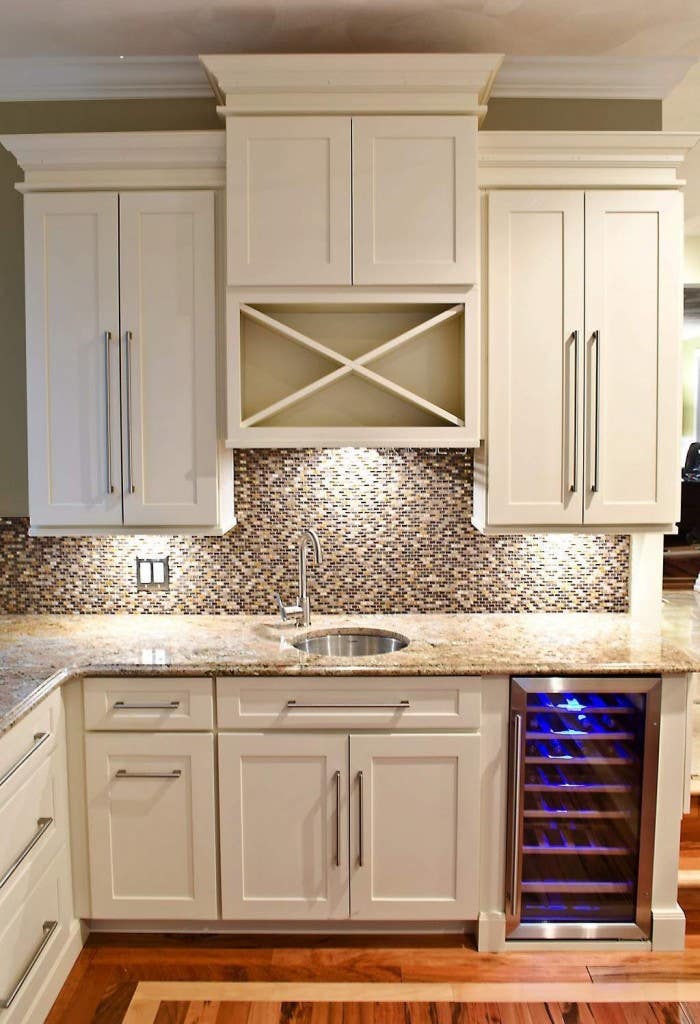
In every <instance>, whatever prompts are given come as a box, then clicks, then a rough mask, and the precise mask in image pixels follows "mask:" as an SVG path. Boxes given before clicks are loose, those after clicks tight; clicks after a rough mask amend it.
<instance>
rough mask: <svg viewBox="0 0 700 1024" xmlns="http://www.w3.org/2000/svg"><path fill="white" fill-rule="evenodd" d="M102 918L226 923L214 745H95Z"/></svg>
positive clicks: (90, 802)
mask: <svg viewBox="0 0 700 1024" xmlns="http://www.w3.org/2000/svg"><path fill="white" fill-rule="evenodd" d="M85 767H86V784H87V818H88V830H89V842H90V885H91V897H92V916H93V917H97V918H100V917H104V918H114V919H117V918H121V919H138V918H151V919H154V920H157V919H165V918H169V919H173V918H179V919H185V918H189V919H200V920H209V919H212V918H215V917H217V915H218V897H217V869H216V817H215V797H214V786H215V783H214V738H213V736H212V735H211V734H206V733H201V734H194V733H178V734H174V735H166V734H159V735H154V734H150V733H141V734H135V733H90V734H88V735H87V736H86V737H85Z"/></svg>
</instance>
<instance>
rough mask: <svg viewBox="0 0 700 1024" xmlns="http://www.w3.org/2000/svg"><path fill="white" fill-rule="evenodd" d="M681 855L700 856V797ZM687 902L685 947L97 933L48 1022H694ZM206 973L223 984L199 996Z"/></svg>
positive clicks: (694, 963) (698, 946)
mask: <svg viewBox="0 0 700 1024" xmlns="http://www.w3.org/2000/svg"><path fill="white" fill-rule="evenodd" d="M681 860H682V863H683V864H685V865H686V867H688V866H691V867H700V798H695V799H694V801H693V811H692V813H691V814H690V815H688V816H686V818H685V819H684V821H683V829H682V849H681ZM679 902H680V904H681V906H682V907H683V909H684V911H685V913H686V917H687V921H688V936H687V943H686V945H687V948H686V950H685V951H684V952H682V953H655V954H653V955H650V954H648V953H633V952H632V953H630V952H628V953H615V954H611V953H609V952H607V953H602V952H587V951H583V952H572V953H541V952H537V953H535V952H531V953H505V954H495V953H487V954H483V953H481V954H479V953H477V952H476V950H475V948H474V945H473V942H472V941H471V939H470V938H461V937H445V936H436V937H420V938H416V937H396V936H394V937H373V938H367V937H366V936H361V937H351V936H350V937H348V936H344V937H342V938H338V937H334V938H330V937H321V938H309V937H302V936H286V937H282V936H275V937H271V938H266V937H262V936H258V937H256V938H254V939H252V938H250V937H240V936H198V937H192V936H186V937H183V936H169V935H153V936H149V935H118V934H102V935H100V934H93V935H91V936H90V938H89V940H88V943H87V945H86V946H85V949H84V950H83V951H82V953H81V955H80V957H79V958H78V960H77V962H76V964H75V966H74V968H73V971H72V972H71V974H70V976H69V978H68V980H67V982H66V984H65V985H64V987H63V990H62V991H61V993H60V995H59V997H58V999H57V1001H56V1003H55V1005H54V1007H53V1009H52V1011H51V1013H50V1015H49V1017H48V1020H47V1022H46V1024H92V1022H94V1024H672V1022H674V1024H696V1022H697V1024H700V888H687V889H681V890H680V891H679ZM155 983H157V984H158V985H160V988H161V990H162V991H161V994H160V995H158V996H156V995H154V984H155ZM175 983H185V985H186V986H188V987H186V988H185V989H184V990H183V988H182V985H175ZM202 983H207V984H209V985H210V986H211V985H214V986H219V987H218V988H216V989H215V990H208V991H209V995H210V998H205V997H204V995H201V994H200V995H198V996H197V997H195V995H194V994H193V986H194V987H197V986H199V985H201V984H202ZM222 983H223V984H224V985H228V986H229V988H228V989H225V990H222V989H221V985H222ZM251 983H256V984H255V985H254V986H253V985H251ZM268 985H270V986H271V987H270V988H268V987H267V986H268ZM354 985H356V986H358V988H357V989H356V990H355V992H354V993H353V995H352V996H351V997H348V991H349V990H348V988H347V986H354ZM398 985H400V986H403V988H402V989H395V988H394V986H398ZM492 985H498V986H500V988H499V989H497V990H490V989H487V988H484V986H492ZM560 985H563V986H565V988H564V989H562V990H561V991H559V990H558V986H560ZM649 985H652V986H656V988H655V989H654V990H653V991H652V990H651V989H645V988H644V987H645V986H649ZM674 985H676V986H678V985H680V986H685V988H684V989H683V990H682V991H680V990H679V991H676V990H673V991H672V992H671V991H669V986H671V989H673V986H674ZM168 986H170V988H168ZM173 986H175V987H176V988H177V990H178V995H177V997H175V995H173ZM231 986H234V988H236V992H235V993H234V997H229V996H227V997H226V998H224V997H223V996H222V991H225V992H228V993H229V995H230V992H231V991H233V990H232V989H231ZM288 986H296V989H294V990H292V989H289V988H288ZM329 986H341V987H342V990H340V989H337V990H336V991H335V994H332V993H331V989H329ZM478 986H481V987H480V988H478ZM688 986H690V988H688ZM408 987H410V990H411V991H410V992H409V991H408ZM251 988H254V989H255V995H253V994H251V992H250V989H251ZM283 989H284V990H285V991H284V993H283ZM696 989H697V991H695V990H696ZM647 991H649V993H650V995H649V997H647V995H646V992H647ZM380 992H381V993H383V995H382V997H381V999H380V995H379V993H380ZM418 992H420V998H418V996H417V993H418ZM485 992H486V993H488V994H487V995H484V994H483V993H485ZM689 992H690V993H691V995H692V998H691V997H690V996H689V995H688V994H687V993H689ZM183 993H184V994H183ZM188 993H189V994H188ZM329 993H331V994H329ZM529 993H531V994H532V998H531V999H530V998H529V995H528V994H529ZM477 994H480V995H481V998H480V999H475V998H471V997H475V996H476V995H477ZM331 995H332V998H331ZM652 995H653V998H652ZM215 996H216V997H215ZM643 998H649V1001H648V1002H644V1003H642V1002H637V1001H630V999H633V1000H638V999H643ZM467 999H469V1001H462V1000H467ZM514 999H515V1001H513V1000H514ZM550 999H551V1000H552V1001H549V1000H550ZM604 999H608V1000H609V1001H607V1002H605V1001H601V1000H604Z"/></svg>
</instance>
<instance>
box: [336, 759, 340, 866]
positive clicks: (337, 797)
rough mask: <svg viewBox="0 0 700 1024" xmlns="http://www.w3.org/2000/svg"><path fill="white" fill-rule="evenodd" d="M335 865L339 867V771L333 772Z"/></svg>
mask: <svg viewBox="0 0 700 1024" xmlns="http://www.w3.org/2000/svg"><path fill="white" fill-rule="evenodd" d="M335 866H336V867H337V868H339V867H340V772H336V773H335Z"/></svg>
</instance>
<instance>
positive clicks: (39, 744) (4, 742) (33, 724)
mask: <svg viewBox="0 0 700 1024" xmlns="http://www.w3.org/2000/svg"><path fill="white" fill-rule="evenodd" d="M62 728H63V723H62V718H61V695H60V693H59V692H58V690H57V691H56V692H55V693H52V694H50V696H48V697H47V698H46V700H43V701H42V702H41V704H39V705H38V707H36V708H34V710H33V711H30V712H29V714H28V715H27V716H26V717H25V718H22V719H21V720H20V721H19V722H18V723H17V725H14V726H13V727H12V728H11V729H10V730H9V732H6V733H5V734H4V735H3V736H0V804H2V802H3V800H5V799H7V797H8V796H9V795H10V793H11V792H14V790H15V788H16V787H17V786H20V785H21V784H22V783H23V781H24V780H25V779H26V778H28V777H29V776H30V775H31V774H32V773H33V772H34V771H36V768H37V765H38V764H39V763H40V762H41V761H43V760H45V758H46V757H48V755H49V754H50V753H51V752H52V751H53V749H54V748H55V746H56V740H57V736H58V733H59V730H60V729H62Z"/></svg>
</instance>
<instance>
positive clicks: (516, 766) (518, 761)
mask: <svg viewBox="0 0 700 1024" xmlns="http://www.w3.org/2000/svg"><path fill="white" fill-rule="evenodd" d="M513 726H514V728H513V776H512V779H511V782H512V786H513V803H512V809H513V814H512V821H511V837H510V840H511V844H512V846H511V850H512V856H511V877H510V907H511V912H512V913H513V914H514V913H515V907H516V904H517V898H516V893H517V891H518V883H519V881H520V877H519V872H518V863H519V860H520V851H519V849H518V840H519V838H520V783H521V771H522V757H521V753H522V751H521V747H522V743H523V716H522V715H520V714H517V713H516V714H514V715H513Z"/></svg>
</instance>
